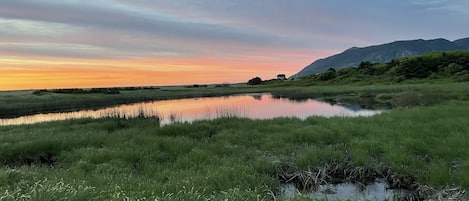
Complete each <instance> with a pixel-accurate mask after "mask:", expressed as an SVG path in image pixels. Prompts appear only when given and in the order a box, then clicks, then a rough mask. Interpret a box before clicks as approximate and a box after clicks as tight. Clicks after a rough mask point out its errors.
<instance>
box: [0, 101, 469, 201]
mask: <svg viewBox="0 0 469 201" xmlns="http://www.w3.org/2000/svg"><path fill="white" fill-rule="evenodd" d="M468 108H469V103H468V102H465V101H446V102H445V103H441V104H438V105H434V106H428V107H413V108H410V109H396V110H395V111H392V112H388V113H384V114H380V115H377V116H374V117H356V118H344V117H333V118H322V117H310V118H307V119H306V120H300V119H296V118H275V119H271V120H249V119H244V118H238V117H229V118H228V117H225V118H221V119H216V120H203V121H196V122H193V123H191V124H190V123H182V122H181V123H176V124H172V125H167V126H164V127H159V126H157V125H155V120H154V119H149V118H132V119H114V118H106V119H98V120H92V119H81V120H70V121H61V122H51V123H40V124H35V125H23V126H6V127H0V165H1V167H0V197H1V198H2V199H3V200H12V199H16V200H18V199H19V200H21V199H23V200H55V199H56V198H58V197H61V198H63V199H65V200H74V199H75V200H78V199H77V198H83V199H85V200H125V199H130V200H154V199H160V200H171V199H181V200H186V199H189V200H206V199H212V200H220V199H229V200H270V199H273V197H272V196H273V195H278V193H279V192H280V190H279V188H280V181H279V180H278V179H277V178H275V177H274V176H273V175H274V173H275V169H276V167H277V166H278V164H280V163H288V164H292V165H294V166H297V167H298V168H300V169H309V168H317V167H321V166H322V165H324V164H327V163H329V162H331V161H337V162H347V163H351V164H352V165H354V166H360V167H363V168H369V169H379V168H383V167H385V168H388V169H389V170H392V171H393V172H395V173H396V174H402V175H409V176H412V177H414V178H415V179H416V180H415V181H417V182H419V183H420V184H423V185H430V186H432V187H434V188H435V189H439V188H445V187H446V186H460V187H462V188H463V189H467V188H469V180H468V179H467V178H469V171H468V170H469V168H468V167H469V166H468V165H469V158H468V156H469V154H468V153H469V141H468V140H467V139H468V138H467V136H466V135H467V134H468V133H469V125H468V124H467V119H469V111H468ZM44 153H51V154H53V156H54V160H55V161H56V162H55V163H56V165H54V166H49V165H42V164H41V163H39V162H38V161H40V156H41V154H44ZM24 156H33V157H39V158H36V159H35V162H33V163H30V164H29V163H19V162H17V163H15V164H13V165H12V161H15V160H18V159H21V157H23V158H24ZM26 198H27V199H26ZM30 198H31V199H30ZM83 199H82V200H83Z"/></svg>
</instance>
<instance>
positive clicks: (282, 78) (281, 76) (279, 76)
mask: <svg viewBox="0 0 469 201" xmlns="http://www.w3.org/2000/svg"><path fill="white" fill-rule="evenodd" d="M286 79H287V76H285V74H278V75H277V80H286Z"/></svg>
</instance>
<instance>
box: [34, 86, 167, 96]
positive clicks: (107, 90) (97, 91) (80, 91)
mask: <svg viewBox="0 0 469 201" xmlns="http://www.w3.org/2000/svg"><path fill="white" fill-rule="evenodd" d="M147 89H159V88H158V87H113V88H91V89H81V88H71V89H41V90H36V91H34V92H33V94H35V95H42V94H43V93H48V92H49V93H60V94H119V93H120V91H132V90H147Z"/></svg>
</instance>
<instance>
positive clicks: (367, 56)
mask: <svg viewBox="0 0 469 201" xmlns="http://www.w3.org/2000/svg"><path fill="white" fill-rule="evenodd" d="M450 50H469V38H463V39H459V40H456V41H453V42H451V41H449V40H446V39H442V38H439V39H433V40H422V39H418V40H406V41H395V42H392V43H386V44H382V45H374V46H369V47H362V48H358V47H352V48H350V49H347V50H345V51H344V52H342V53H340V54H336V55H334V56H330V57H327V58H324V59H319V60H316V61H315V62H313V63H311V64H310V65H308V66H306V67H305V68H303V70H301V71H300V72H298V73H297V74H295V75H293V76H292V78H298V77H303V76H307V75H314V74H316V73H320V72H323V71H326V70H327V69H329V68H335V69H336V70H337V69H342V68H346V67H352V66H358V65H359V64H360V63H361V62H362V61H369V62H388V61H391V60H392V59H396V58H401V57H408V56H417V55H422V54H425V53H428V52H434V51H450Z"/></svg>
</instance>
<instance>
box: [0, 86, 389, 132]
mask: <svg viewBox="0 0 469 201" xmlns="http://www.w3.org/2000/svg"><path fill="white" fill-rule="evenodd" d="M381 112H382V111H381V110H366V109H361V108H359V107H357V106H354V107H345V106H341V105H331V104H329V103H326V102H321V101H317V100H313V99H308V100H304V101H293V100H289V99H286V98H273V97H272V95H271V94H268V93H262V94H242V95H232V96H222V97H209V98H186V99H176V100H162V101H153V102H144V103H136V104H126V105H120V106H115V107H109V108H104V109H99V110H82V111H76V112H63V113H49V114H36V115H29V116H22V117H18V118H11V119H0V125H2V126H5V125H21V124H34V123H39V122H48V121H59V120H67V119H80V118H96V119H97V118H105V117H118V118H134V117H158V118H159V119H160V124H161V125H166V124H170V123H172V122H186V121H187V122H192V121H194V120H200V119H215V118H220V117H232V116H237V117H247V118H252V119H269V118H275V117H298V118H301V119H305V118H306V117H309V116H324V117H332V116H347V117H355V116H371V115H375V114H378V113H381Z"/></svg>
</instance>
